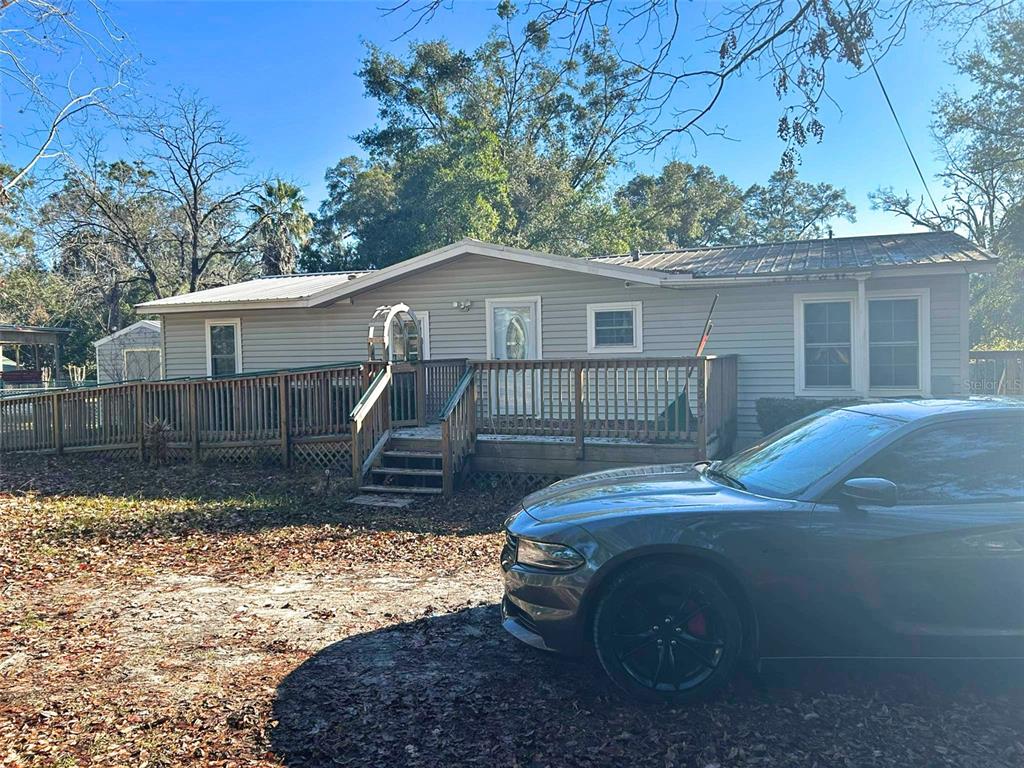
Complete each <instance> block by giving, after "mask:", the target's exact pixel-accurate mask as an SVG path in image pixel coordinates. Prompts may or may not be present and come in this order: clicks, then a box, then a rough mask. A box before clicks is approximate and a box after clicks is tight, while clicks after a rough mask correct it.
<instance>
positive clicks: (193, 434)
mask: <svg viewBox="0 0 1024 768" xmlns="http://www.w3.org/2000/svg"><path fill="white" fill-rule="evenodd" d="M188 433H189V434H188V436H189V440H190V441H191V442H192V461H193V463H195V464H198V463H199V383H198V382H195V381H192V382H189V385H188Z"/></svg>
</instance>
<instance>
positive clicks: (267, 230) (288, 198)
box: [249, 179, 313, 275]
mask: <svg viewBox="0 0 1024 768" xmlns="http://www.w3.org/2000/svg"><path fill="white" fill-rule="evenodd" d="M305 201H306V198H305V195H303V194H302V190H301V189H299V187H297V186H295V185H294V184H290V183H288V182H287V181H284V180H282V179H275V180H273V181H267V182H264V183H263V188H262V190H260V192H259V194H258V196H257V199H256V202H254V203H253V204H252V205H251V206H250V209H249V210H250V213H251V214H252V215H253V216H254V217H255V218H256V219H257V220H258V221H260V222H261V224H260V225H259V227H258V228H257V230H256V247H257V248H258V249H259V251H260V255H261V258H262V262H263V274H265V275H290V274H291V273H292V272H294V271H295V264H296V260H297V258H298V255H299V252H300V250H301V248H302V246H303V245H304V244H305V242H306V240H308V239H309V233H310V230H311V229H312V228H313V220H312V218H311V217H310V215H309V214H308V213H306V209H305V206H304V203H305Z"/></svg>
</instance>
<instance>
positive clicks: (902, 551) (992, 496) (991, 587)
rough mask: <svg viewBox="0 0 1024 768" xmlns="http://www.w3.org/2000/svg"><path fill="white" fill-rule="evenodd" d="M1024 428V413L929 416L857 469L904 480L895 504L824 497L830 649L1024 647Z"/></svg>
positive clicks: (817, 534) (814, 542)
mask: <svg viewBox="0 0 1024 768" xmlns="http://www.w3.org/2000/svg"><path fill="white" fill-rule="evenodd" d="M1022 435H1024V420H1022V419H1020V418H1015V419H1014V418H1006V417H1003V418H1002V419H979V418H973V419H958V420H950V421H947V422H943V423H940V424H936V425H933V426H925V427H922V428H920V429H918V430H915V431H913V432H911V433H910V434H908V435H906V436H904V437H902V438H900V439H898V440H896V441H895V442H894V443H893V444H892V445H890V446H888V447H886V448H883V449H882V450H881V451H880V452H879V453H877V454H876V455H875V456H874V457H873V458H871V459H869V460H868V461H867V462H866V463H864V464H863V465H862V466H861V467H859V468H858V469H857V470H855V471H854V472H853V473H852V474H851V475H850V476H851V477H882V478H885V479H887V480H891V481H892V482H894V483H896V485H897V487H898V489H899V500H898V502H897V503H896V504H895V506H892V507H881V506H876V505H868V504H859V505H857V506H856V508H853V507H852V505H850V504H842V503H823V504H819V505H817V506H816V508H815V510H814V513H813V524H812V536H811V545H810V550H809V551H810V559H811V561H812V562H813V561H817V562H818V566H819V567H818V568H817V569H816V570H817V571H818V573H819V575H820V577H821V580H820V582H819V584H820V585H821V586H822V590H823V593H822V595H821V597H822V598H823V605H822V609H823V611H824V612H825V613H827V614H828V616H829V618H830V619H831V620H832V621H830V622H829V623H830V624H832V628H833V629H834V635H833V637H832V640H833V643H832V647H831V648H829V649H828V650H827V651H826V653H829V654H838V655H865V654H867V655H878V656H892V655H901V656H902V655H909V656H924V657H927V656H1022V655H1024V438H1022ZM812 567H813V566H812ZM833 622H834V623H833Z"/></svg>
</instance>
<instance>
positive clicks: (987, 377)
mask: <svg viewBox="0 0 1024 768" xmlns="http://www.w3.org/2000/svg"><path fill="white" fill-rule="evenodd" d="M969 367H970V381H969V384H970V389H971V394H972V395H1010V396H1016V397H1021V396H1024V350H1022V349H1009V350H978V349H976V350H972V351H971V355H970V363H969Z"/></svg>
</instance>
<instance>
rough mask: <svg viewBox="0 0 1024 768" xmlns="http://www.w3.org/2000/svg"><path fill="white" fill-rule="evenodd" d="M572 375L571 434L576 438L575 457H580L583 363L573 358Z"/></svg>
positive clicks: (582, 452)
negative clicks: (572, 417)
mask: <svg viewBox="0 0 1024 768" xmlns="http://www.w3.org/2000/svg"><path fill="white" fill-rule="evenodd" d="M572 376H573V381H575V390H576V393H575V401H576V418H575V423H574V425H573V435H574V436H575V438H576V458H577V459H582V458H583V454H584V452H585V446H584V443H583V363H582V362H581V361H579V360H574V361H573V363H572Z"/></svg>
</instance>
